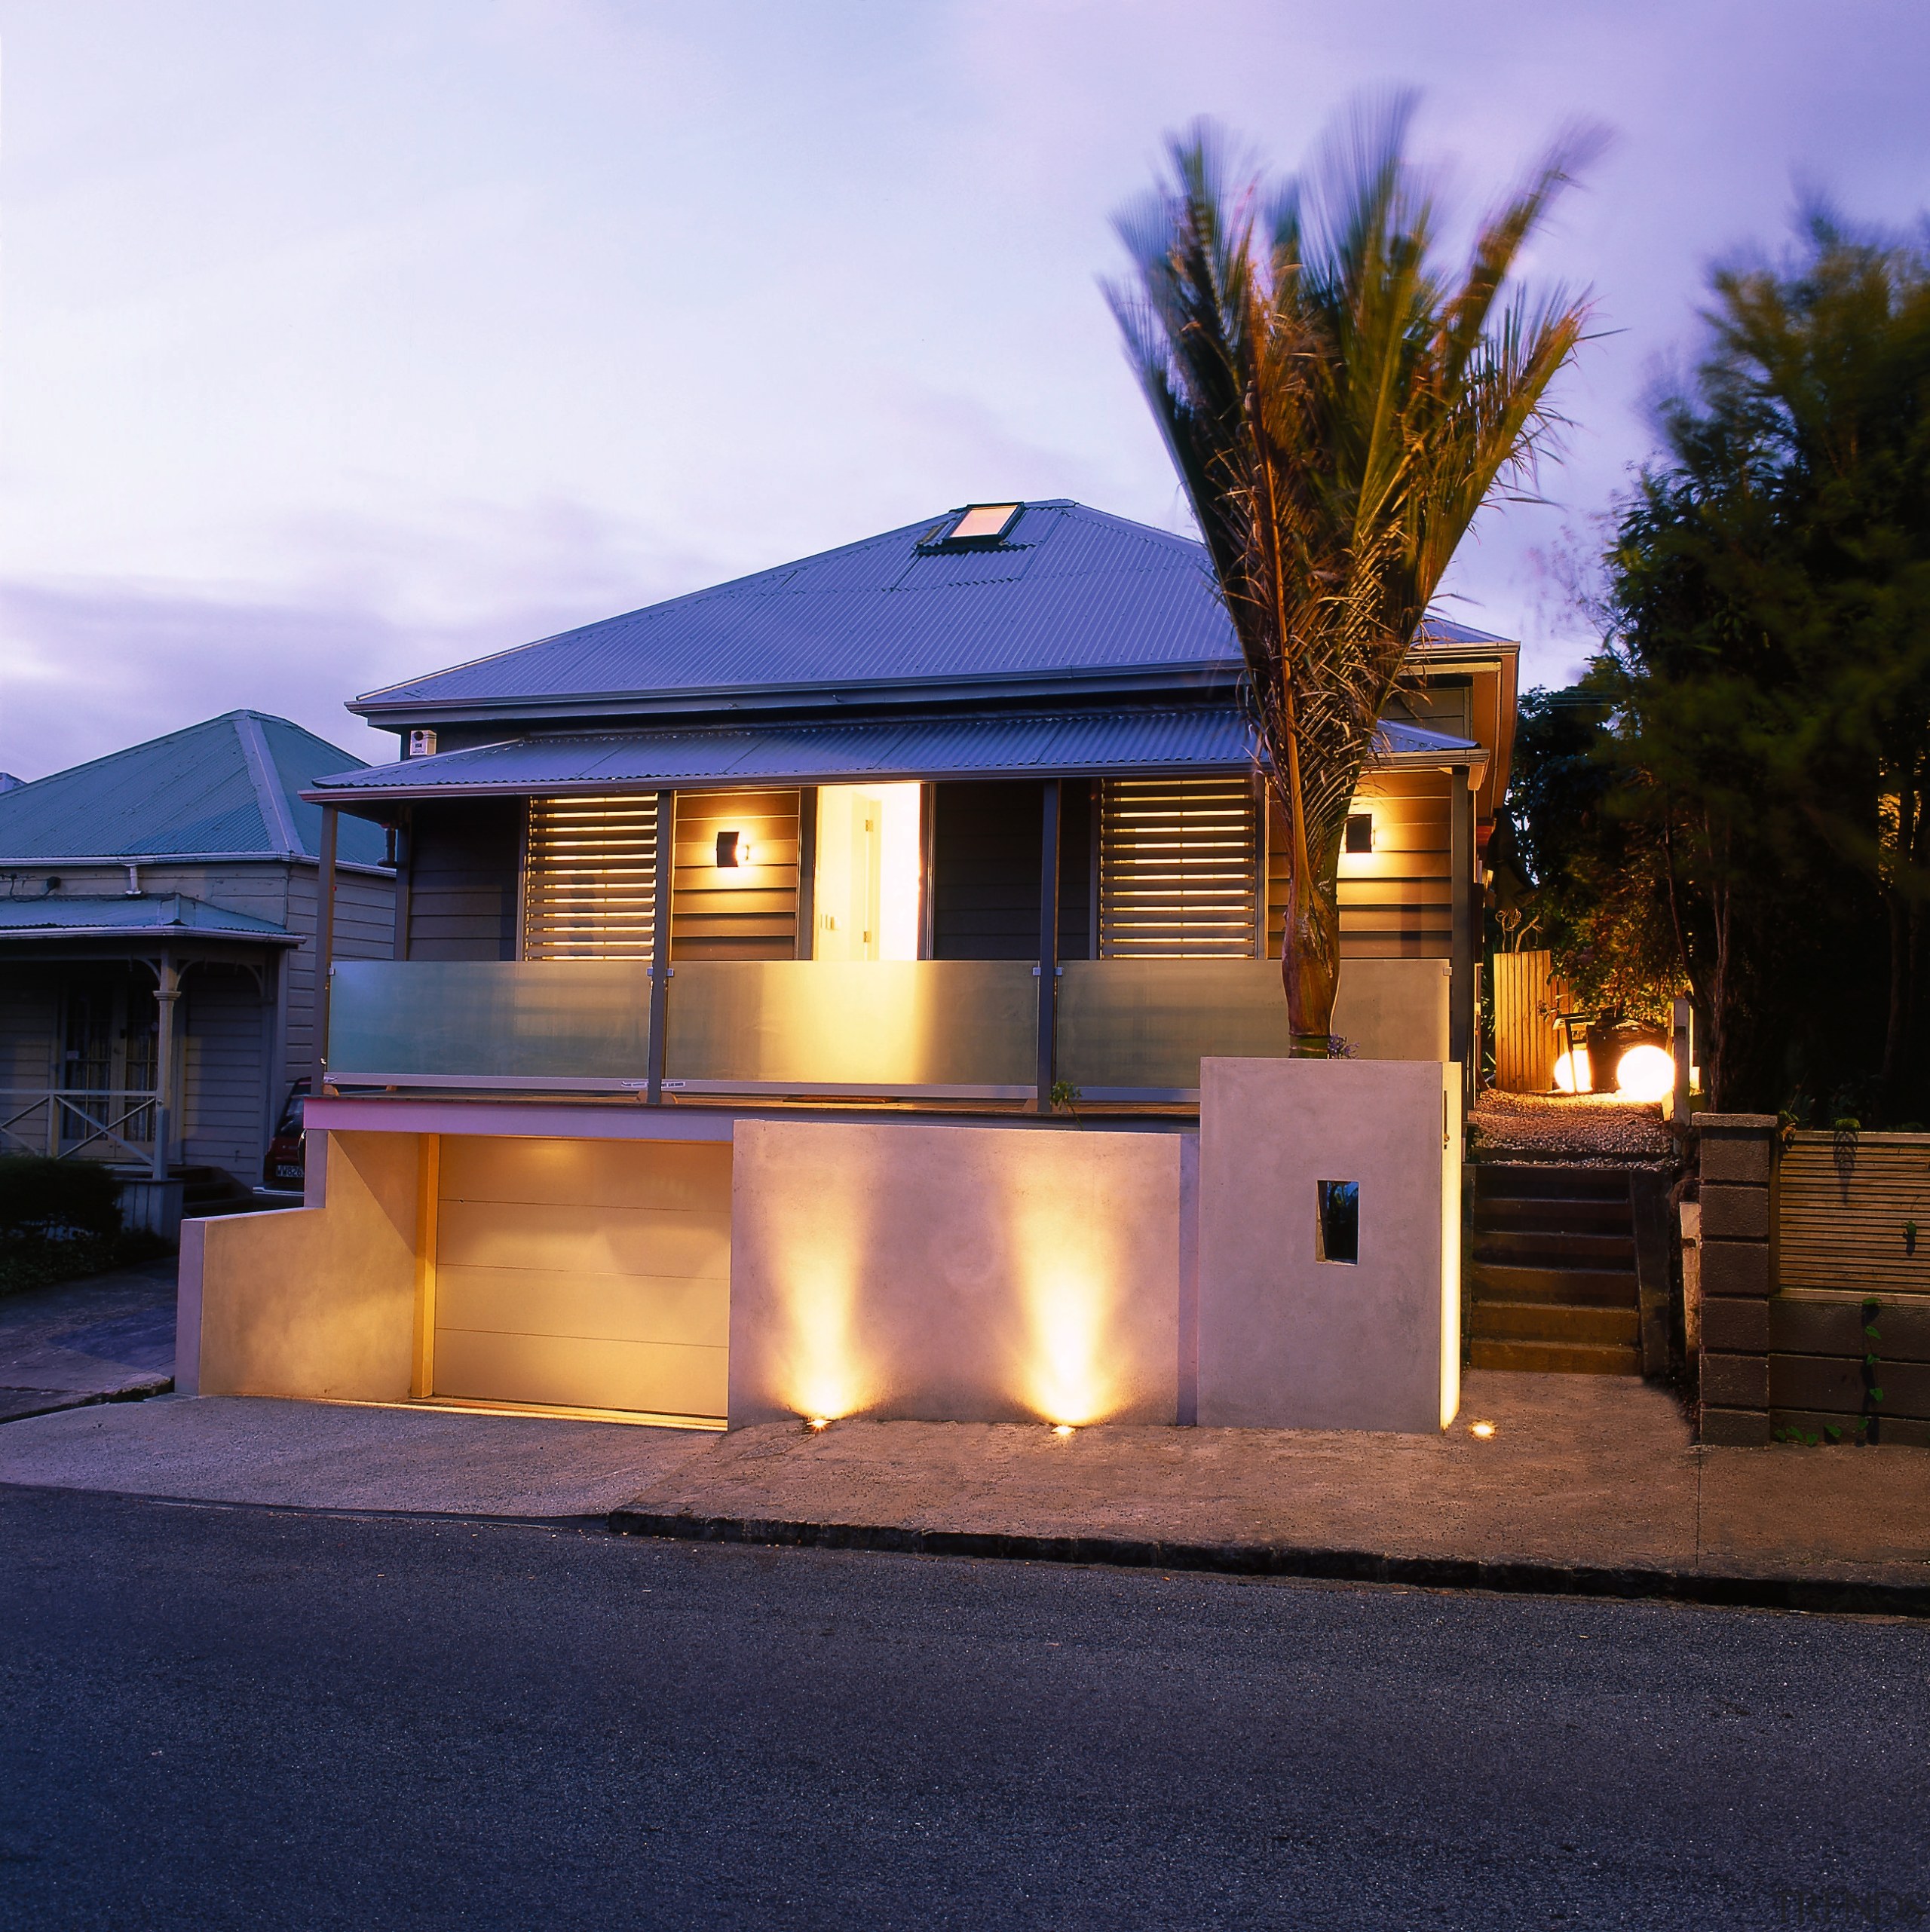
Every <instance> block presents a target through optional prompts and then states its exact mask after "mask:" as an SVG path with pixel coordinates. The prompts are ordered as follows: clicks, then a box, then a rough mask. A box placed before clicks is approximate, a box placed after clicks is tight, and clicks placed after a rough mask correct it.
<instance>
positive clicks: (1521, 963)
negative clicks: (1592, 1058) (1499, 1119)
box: [1494, 952, 1562, 1094]
mask: <svg viewBox="0 0 1930 1932" xmlns="http://www.w3.org/2000/svg"><path fill="white" fill-rule="evenodd" d="M1553 968H1554V957H1553V955H1552V954H1549V953H1546V952H1533V953H1497V954H1495V955H1494V1084H1495V1085H1497V1087H1499V1088H1501V1089H1502V1090H1503V1092H1506V1093H1511V1094H1545V1093H1546V1092H1548V1091H1549V1088H1552V1086H1553V1085H1554V1084H1555V1056H1556V1055H1557V1054H1558V1052H1560V1051H1561V1041H1560V1039H1559V1036H1558V1033H1557V1032H1556V1029H1555V1014H1556V1013H1557V1012H1559V1011H1560V1010H1561V998H1562V987H1561V981H1559V980H1558V979H1557V978H1555V973H1554V970H1553Z"/></svg>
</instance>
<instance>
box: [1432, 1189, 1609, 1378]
mask: <svg viewBox="0 0 1930 1932" xmlns="http://www.w3.org/2000/svg"><path fill="white" fill-rule="evenodd" d="M1468 1288H1469V1303H1470V1306H1469V1317H1468V1330H1469V1363H1470V1365H1471V1366H1472V1367H1475V1368H1486V1369H1503V1370H1515V1371H1517V1372H1522V1371H1525V1372H1528V1373H1541V1374H1556V1375H1639V1374H1640V1373H1641V1372H1642V1354H1641V1340H1640V1312H1639V1304H1638V1302H1637V1294H1636V1284H1635V1229H1634V1216H1633V1214H1632V1212H1631V1208H1630V1205H1629V1197H1628V1177H1627V1176H1626V1175H1625V1174H1621V1173H1619V1172H1618V1171H1616V1170H1615V1169H1613V1168H1564V1167H1555V1166H1552V1165H1544V1164H1542V1163H1539V1162H1537V1163H1533V1164H1530V1163H1527V1162H1523V1163H1521V1164H1519V1165H1509V1164H1508V1163H1506V1162H1483V1163H1482V1164H1481V1165H1479V1166H1478V1167H1477V1168H1475V1202H1474V1238H1473V1254H1472V1259H1471V1261H1470V1264H1469V1274H1468Z"/></svg>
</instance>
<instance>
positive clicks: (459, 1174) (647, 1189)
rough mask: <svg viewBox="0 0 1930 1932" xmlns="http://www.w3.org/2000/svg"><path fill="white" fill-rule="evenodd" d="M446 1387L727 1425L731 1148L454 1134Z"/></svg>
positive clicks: (439, 1244) (494, 1397)
mask: <svg viewBox="0 0 1930 1932" xmlns="http://www.w3.org/2000/svg"><path fill="white" fill-rule="evenodd" d="M439 1168H440V1172H439V1176H438V1181H437V1196H438V1206H437V1238H436V1276H435V1349H434V1354H433V1358H432V1368H431V1373H432V1377H433V1388H434V1391H435V1393H436V1394H437V1395H440V1396H445V1397H452V1398H464V1399H467V1400H469V1401H488V1402H517V1403H528V1404H539V1405H541V1406H542V1407H547V1408H571V1409H620V1410H637V1411H641V1412H642V1413H646V1414H651V1415H659V1416H689V1417H696V1418H706V1419H717V1420H719V1421H721V1419H723V1416H724V1413H725V1367H726V1361H727V1347H728V1342H729V1339H730V1321H731V1312H730V1310H731V1286H730V1277H731V1150H730V1148H729V1147H728V1146H717V1145H688V1144H674V1143H664V1142H654V1143H641V1144H639V1143H637V1142H627V1143H626V1142H623V1141H547V1140H544V1141H522V1140H509V1139H493V1138H492V1139H481V1138H475V1137H468V1136H458V1135H454V1134H451V1135H447V1136H445V1137H444V1138H443V1142H442V1150H441V1155H440V1162H439Z"/></svg>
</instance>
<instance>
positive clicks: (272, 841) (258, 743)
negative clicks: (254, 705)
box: [228, 711, 308, 859]
mask: <svg viewBox="0 0 1930 1932" xmlns="http://www.w3.org/2000/svg"><path fill="white" fill-rule="evenodd" d="M276 722H277V723H280V724H286V722H287V720H286V719H285V718H283V719H277V721H276ZM228 723H230V724H232V725H233V726H234V736H235V737H236V739H237V740H238V741H239V742H240V746H241V758H242V762H243V763H244V764H245V765H247V768H248V776H249V778H250V780H251V781H252V782H253V785H254V788H255V802H256V804H257V806H258V807H259V808H260V810H261V814H262V831H265V833H266V834H268V847H269V850H271V851H272V852H273V853H274V855H275V856H276V857H277V859H295V858H302V859H305V858H306V857H307V856H308V850H307V848H306V847H305V846H304V845H303V844H302V840H301V837H300V836H299V834H297V832H296V829H295V814H294V813H293V812H292V811H291V810H289V804H288V793H287V791H286V789H285V788H284V787H283V785H282V782H281V773H280V771H279V770H278V769H277V767H276V765H275V761H274V753H273V752H271V751H270V750H269V749H268V734H267V733H266V732H265V731H264V730H262V723H263V718H262V714H261V713H260V712H254V711H236V712H229V713H228Z"/></svg>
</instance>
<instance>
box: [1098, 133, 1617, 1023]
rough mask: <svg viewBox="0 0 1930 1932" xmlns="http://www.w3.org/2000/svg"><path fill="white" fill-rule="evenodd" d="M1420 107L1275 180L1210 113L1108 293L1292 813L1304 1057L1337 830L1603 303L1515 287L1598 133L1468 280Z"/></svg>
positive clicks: (1288, 965) (1476, 248) (1137, 223)
mask: <svg viewBox="0 0 1930 1932" xmlns="http://www.w3.org/2000/svg"><path fill="white" fill-rule="evenodd" d="M1413 109H1414V101H1413V99H1412V98H1411V96H1398V97H1395V98H1394V99H1392V100H1389V101H1388V102H1387V103H1385V104H1383V106H1380V107H1378V108H1375V109H1369V110H1363V111H1362V112H1359V113H1358V114H1357V115H1356V116H1355V118H1353V120H1352V121H1349V122H1348V123H1347V124H1345V125H1343V127H1341V128H1340V130H1339V131H1338V133H1337V136H1335V137H1334V138H1332V139H1330V140H1329V142H1328V145H1327V146H1326V148H1325V151H1324V152H1322V154H1321V155H1319V157H1318V158H1316V163H1315V164H1314V166H1313V167H1312V168H1311V169H1310V170H1308V172H1307V173H1305V174H1304V175H1302V176H1300V177H1298V178H1297V179H1293V180H1291V181H1289V182H1287V183H1286V184H1285V185H1284V187H1282V188H1280V189H1279V190H1278V191H1276V192H1273V193H1269V192H1268V191H1267V189H1266V187H1265V185H1264V182H1263V181H1262V179H1261V177H1260V176H1259V174H1258V172H1257V171H1256V170H1251V169H1245V170H1235V169H1234V168H1233V166H1232V165H1231V164H1230V161H1229V159H1228V157H1227V152H1226V148H1225V144H1224V139H1223V138H1222V137H1221V136H1220V135H1219V134H1218V133H1216V132H1215V130H1214V129H1213V128H1212V127H1211V126H1210V125H1209V124H1206V123H1204V122H1202V123H1200V124H1198V125H1196V127H1194V128H1193V130H1192V131H1191V132H1190V133H1189V134H1187V136H1184V138H1182V139H1177V140H1175V141H1174V142H1172V144H1171V145H1170V147H1169V161H1170V173H1169V176H1168V178H1167V179H1166V181H1165V182H1163V183H1162V184H1161V185H1160V187H1159V188H1158V189H1157V190H1156V191H1155V192H1154V194H1153V195H1152V196H1151V197H1150V198H1149V199H1147V201H1144V202H1143V203H1141V204H1138V206H1136V207H1132V208H1131V209H1129V210H1126V212H1125V213H1123V214H1122V215H1121V216H1120V218H1119V220H1118V228H1119V233H1120V237H1121V238H1122V240H1123V241H1124V242H1125V243H1126V247H1127V249H1128V250H1129V253H1130V254H1131V256H1132V261H1133V264H1134V268H1135V276H1134V277H1133V279H1132V280H1131V281H1130V282H1129V283H1124V284H1120V285H1117V286H1111V287H1110V288H1109V289H1108V291H1107V292H1108V295H1109V297H1110V299H1111V302H1112V305H1113V309H1114V314H1115V315H1116V316H1117V318H1118V320H1119V323H1120V328H1121V329H1122V331H1123V333H1124V335H1125V338H1126V346H1127V350H1128V353H1129V357H1130V359H1131V360H1132V363H1133V365H1134V366H1135V369H1136V370H1137V371H1138V375H1139V377H1140V380H1141V384H1142V386H1143V387H1144V390H1145V392H1146V395H1147V400H1148V401H1149V402H1150V403H1151V405H1152V408H1153V415H1155V417H1156V418H1157V420H1158V421H1159V424H1160V428H1161V430H1162V431H1163V433H1164V434H1165V436H1166V443H1167V446H1168V449H1169V451H1170V452H1171V453H1172V458H1173V462H1174V464H1175V467H1176V468H1177V470H1178V472H1179V475H1180V479H1181V482H1183V483H1184V485H1185V488H1186V491H1187V495H1188V497H1189V498H1190V500H1191V502H1192V505H1193V513H1194V515H1195V516H1196V518H1197V519H1198V520H1199V528H1200V531H1201V534H1202V536H1203V537H1205V542H1206V546H1207V548H1208V550H1209V552H1210V553H1211V555H1212V559H1213V565H1214V569H1215V573H1216V574H1217V577H1218V582H1219V586H1220V589H1221V595H1222V596H1224V599H1225V601H1226V605H1227V612H1228V614H1229V615H1230V617H1231V618H1232V620H1233V628H1234V630H1235V632H1236V633H1237V635H1238V636H1239V642H1240V648H1241V652H1242V656H1243V657H1244V659H1245V672H1246V689H1247V692H1248V698H1249V700H1250V702H1251V706H1252V709H1253V712H1254V721H1255V723H1256V725H1257V727H1258V730H1259V733H1260V735H1261V740H1262V742H1264V745H1265V746H1266V749H1267V753H1268V755H1269V757H1270V760H1271V767H1272V768H1271V770H1270V773H1269V782H1270V784H1271V785H1272V787H1273V791H1274V793H1275V795H1276V797H1277V798H1278V800H1279V804H1280V807H1281V810H1282V815H1283V816H1284V818H1285V824H1286V830H1287V853H1286V856H1287V862H1288V870H1289V873H1290V878H1289V883H1288V901H1287V907H1286V917H1285V928H1286V939H1285V947H1284V949H1283V950H1284V954H1285V957H1284V958H1283V960H1282V976H1283V978H1284V979H1285V984H1286V996H1287V1006H1288V1024H1289V1027H1290V1029H1291V1033H1292V1037H1293V1050H1294V1052H1295V1053H1297V1054H1303V1055H1325V1053H1326V1052H1327V1051H1328V1036H1329V1033H1330V1031H1331V1019H1332V1013H1333V1005H1334V992H1335V989H1336V987H1337V983H1338V979H1339V973H1340V918H1339V911H1338V905H1337V888H1336V875H1337V871H1338V868H1339V859H1340V839H1341V835H1342V833H1343V830H1344V828H1345V825H1346V814H1347V807H1348V804H1349V801H1351V800H1352V798H1353V795H1354V791H1355V788H1356V785H1358V783H1359V779H1360V774H1361V771H1362V767H1363V766H1364V765H1365V763H1366V762H1367V761H1368V758H1369V757H1370V756H1371V752H1372V749H1373V745H1374V733H1375V730H1376V728H1377V721H1378V720H1379V718H1380V713H1381V711H1382V709H1383V707H1384V706H1386V703H1387V700H1388V699H1389V697H1391V696H1392V693H1393V692H1394V690H1395V687H1396V686H1397V684H1398V681H1399V680H1400V678H1401V675H1402V669H1403V666H1404V664H1405V660H1406V657H1407V653H1408V647H1409V645H1410V644H1411V642H1412V641H1413V638H1414V633H1415V631H1416V629H1417V626H1419V624H1420V620H1421V618H1422V617H1423V614H1424V613H1425V612H1426V608H1427V606H1428V604H1429V600H1430V599H1432V597H1433V596H1434V593H1435V588H1436V586H1438V584H1439V583H1440V581H1441V574H1442V572H1443V571H1444V570H1445V569H1446V568H1447V563H1448V561H1449V559H1451V557H1452V556H1454V550H1455V548H1456V547H1457V545H1458V544H1459V543H1460V540H1461V539H1462V537H1463V536H1464V535H1465V534H1466V532H1467V529H1468V526H1469V524H1470V523H1471V522H1472V521H1473V519H1474V517H1475V513H1477V512H1478V510H1480V509H1481V506H1482V504H1484V503H1485V502H1486V501H1487V500H1488V498H1489V497H1490V494H1491V493H1492V492H1493V491H1494V490H1495V489H1496V488H1497V485H1500V484H1503V483H1505V482H1507V481H1509V479H1514V478H1518V477H1520V476H1522V475H1523V474H1524V473H1525V472H1526V471H1527V469H1528V467H1530V465H1531V464H1532V462H1533V458H1534V456H1535V455H1536V451H1537V449H1538V447H1539V445H1541V444H1542V442H1543V440H1544V439H1545V437H1546V433H1547V432H1548V430H1549V427H1550V425H1551V423H1552V418H1551V416H1550V415H1549V410H1548V407H1547V403H1546V397H1547V392H1548V388H1549V384H1550V383H1551V382H1552V381H1553V379H1554V378H1555V375H1556V374H1557V373H1558V372H1559V371H1560V370H1561V368H1562V367H1563V366H1564V364H1566V363H1567V361H1568V360H1569V359H1570V357H1571V356H1572V355H1573V353H1574V351H1575V348H1576V344H1577V343H1578V342H1579V341H1580V339H1581V336H1582V329H1583V326H1584V323H1585V318H1586V316H1587V314H1588V306H1587V304H1586V303H1585V302H1583V301H1580V300H1578V299H1574V298H1573V297H1571V296H1570V295H1567V294H1566V293H1564V292H1561V291H1560V290H1555V291H1554V292H1550V293H1548V294H1546V295H1542V296H1541V297H1540V298H1539V299H1536V298H1531V297H1529V296H1527V295H1520V294H1517V295H1513V296H1512V297H1511V298H1509V299H1507V300H1506V301H1505V302H1504V300H1503V295H1502V290H1503V284H1504V283H1506V281H1507V280H1508V277H1509V274H1510V273H1511V271H1512V269H1513V268H1514V266H1515V261H1516V259H1517V257H1518V255H1519V253H1520V251H1521V247H1522V246H1523V244H1524V243H1525V242H1526V241H1527V239H1528V237H1530V235H1531V234H1533V233H1534V232H1535V231H1536V229H1537V228H1539V227H1540V225H1542V222H1543V220H1544V219H1545V218H1546V215H1547V213H1548V211H1549V207H1550V205H1551V204H1552V202H1553V201H1554V200H1555V197H1557V196H1558V194H1559V193H1560V192H1561V190H1562V188H1564V186H1565V185H1567V184H1568V182H1569V181H1570V178H1571V175H1572V173H1573V170H1574V169H1575V167H1576V166H1577V164H1579V161H1580V160H1581V158H1582V155H1583V154H1584V152H1585V150H1586V148H1588V145H1590V143H1589V142H1588V141H1587V140H1586V139H1570V140H1568V141H1567V142H1564V143H1562V144H1561V145H1558V146H1557V147H1556V148H1555V149H1554V150H1553V151H1552V152H1551V154H1550V155H1549V157H1548V158H1546V160H1544V161H1542V164H1540V165H1539V167H1537V168H1536V169H1535V170H1533V172H1532V173H1531V174H1530V177H1529V179H1528V181H1527V185H1525V186H1524V188H1521V190H1520V191H1518V192H1517V193H1515V194H1512V195H1510V196H1509V197H1506V198H1505V199H1504V200H1503V201H1502V202H1501V204H1500V205H1499V207H1497V209H1496V210H1494V212H1493V213H1492V214H1491V215H1490V216H1489V217H1488V218H1487V219H1486V220H1485V221H1484V222H1482V223H1481V226H1480V228H1479V229H1478V232H1477V234H1476V236H1475V241H1474V245H1473V248H1472V252H1471V253H1470V255H1469V258H1468V259H1467V261H1466V263H1465V264H1464V265H1462V266H1461V267H1460V268H1458V269H1457V270H1455V271H1454V272H1452V273H1449V272H1448V271H1447V270H1446V269H1445V268H1444V267H1443V265H1441V262H1439V260H1438V253H1439V250H1438V215H1437V210H1436V207H1435V202H1434V200H1433V197H1432V195H1431V194H1430V192H1429V188H1428V185H1427V184H1426V181H1425V179H1423V176H1422V175H1421V173H1420V171H1419V170H1417V167H1416V166H1415V165H1414V163H1413V162H1411V161H1410V160H1409V159H1408V155H1407V151H1406V149H1407V138H1408V124H1409V122H1410V120H1411V116H1412V113H1413ZM1236 173H1237V176H1238V178H1237V179H1236Z"/></svg>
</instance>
